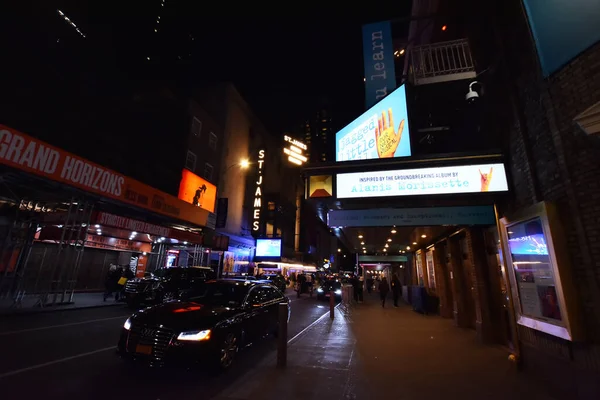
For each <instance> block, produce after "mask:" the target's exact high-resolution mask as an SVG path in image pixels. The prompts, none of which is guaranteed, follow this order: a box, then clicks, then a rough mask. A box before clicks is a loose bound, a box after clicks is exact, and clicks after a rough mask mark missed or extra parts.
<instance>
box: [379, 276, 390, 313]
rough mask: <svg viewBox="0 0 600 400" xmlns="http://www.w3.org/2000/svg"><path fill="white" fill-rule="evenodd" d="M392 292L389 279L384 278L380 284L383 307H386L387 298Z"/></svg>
mask: <svg viewBox="0 0 600 400" xmlns="http://www.w3.org/2000/svg"><path fill="white" fill-rule="evenodd" d="M389 291H390V286H389V284H388V280H387V278H386V277H385V276H384V277H383V279H382V280H381V283H379V296H380V297H381V307H385V298H386V297H387V294H388V292H389Z"/></svg>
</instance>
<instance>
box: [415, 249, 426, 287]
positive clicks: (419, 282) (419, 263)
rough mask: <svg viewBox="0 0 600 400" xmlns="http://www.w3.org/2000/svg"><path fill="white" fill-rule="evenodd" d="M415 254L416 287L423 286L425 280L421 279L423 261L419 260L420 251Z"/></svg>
mask: <svg viewBox="0 0 600 400" xmlns="http://www.w3.org/2000/svg"><path fill="white" fill-rule="evenodd" d="M415 254H416V257H415V265H416V268H417V285H418V286H425V280H424V278H423V260H422V259H421V251H417V252H416V253H415Z"/></svg>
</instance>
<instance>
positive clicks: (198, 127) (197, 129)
mask: <svg viewBox="0 0 600 400" xmlns="http://www.w3.org/2000/svg"><path fill="white" fill-rule="evenodd" d="M200 133H202V121H200V120H199V119H198V118H196V117H194V119H193V120H192V135H194V136H195V137H200Z"/></svg>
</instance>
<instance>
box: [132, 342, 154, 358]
mask: <svg viewBox="0 0 600 400" xmlns="http://www.w3.org/2000/svg"><path fill="white" fill-rule="evenodd" d="M135 352H136V353H138V354H144V355H146V356H150V355H152V346H148V345H145V344H138V345H137V346H135Z"/></svg>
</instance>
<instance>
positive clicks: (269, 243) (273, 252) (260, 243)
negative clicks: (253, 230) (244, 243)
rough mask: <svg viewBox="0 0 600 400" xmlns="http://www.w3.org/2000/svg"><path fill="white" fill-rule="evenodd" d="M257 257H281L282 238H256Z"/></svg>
mask: <svg viewBox="0 0 600 400" xmlns="http://www.w3.org/2000/svg"><path fill="white" fill-rule="evenodd" d="M256 257H281V239H256Z"/></svg>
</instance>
